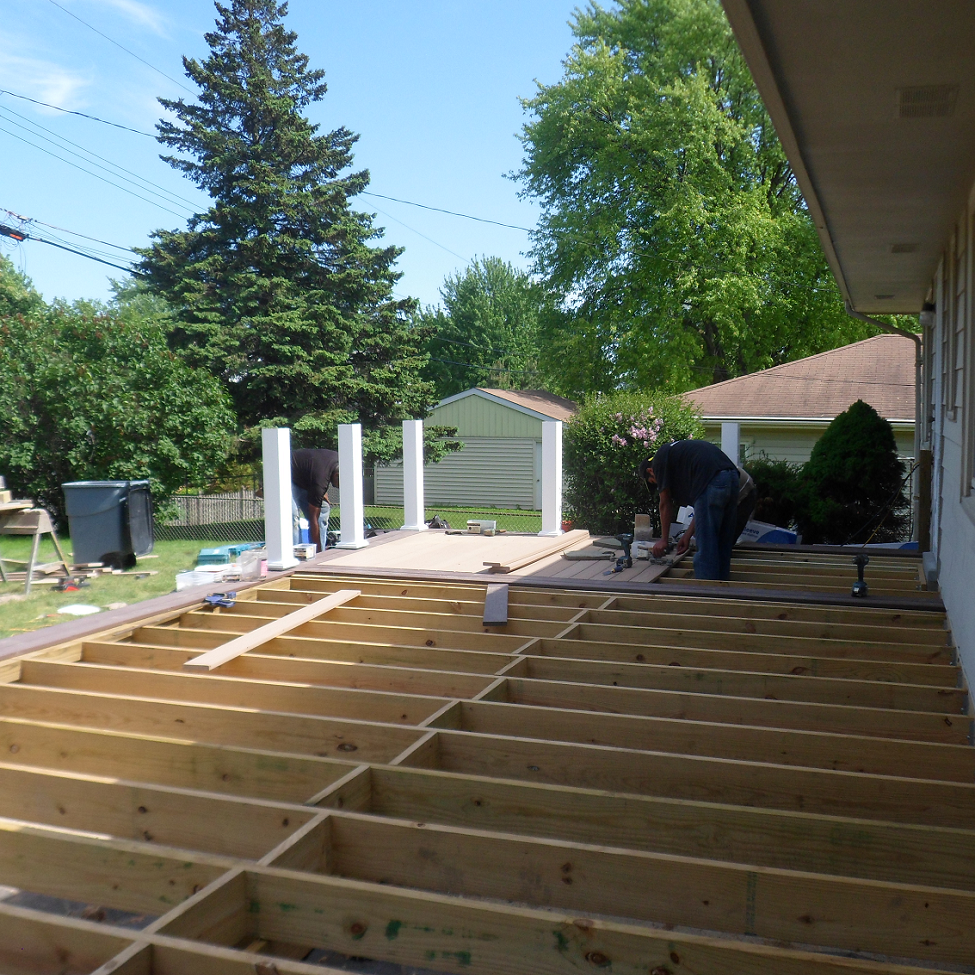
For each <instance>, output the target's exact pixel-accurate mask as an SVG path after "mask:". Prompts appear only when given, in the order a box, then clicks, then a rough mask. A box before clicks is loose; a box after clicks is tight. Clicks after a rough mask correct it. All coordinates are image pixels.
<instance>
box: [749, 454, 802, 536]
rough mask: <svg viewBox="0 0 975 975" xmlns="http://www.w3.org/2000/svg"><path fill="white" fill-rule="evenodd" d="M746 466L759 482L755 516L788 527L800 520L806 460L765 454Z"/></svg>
mask: <svg viewBox="0 0 975 975" xmlns="http://www.w3.org/2000/svg"><path fill="white" fill-rule="evenodd" d="M742 466H743V467H744V468H745V470H746V471H748V473H749V474H751V476H752V480H753V481H754V482H755V488H756V491H757V501H756V504H755V513H754V515H752V517H753V518H754V519H755V520H756V521H765V522H768V523H769V524H771V525H779V526H781V527H782V528H788V527H789V526H790V525H791V524H792V523H793V522H795V521H797V520H798V515H799V512H800V510H801V509H802V498H803V477H802V464H790V463H789V462H788V461H787V460H770V459H769V458H768V457H764V456H763V457H759V458H757V459H755V460H748V461H746V462H745V463H744V464H742Z"/></svg>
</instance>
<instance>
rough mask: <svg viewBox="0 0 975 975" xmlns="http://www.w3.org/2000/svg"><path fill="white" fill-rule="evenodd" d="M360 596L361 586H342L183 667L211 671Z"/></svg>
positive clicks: (190, 661) (196, 670)
mask: <svg viewBox="0 0 975 975" xmlns="http://www.w3.org/2000/svg"><path fill="white" fill-rule="evenodd" d="M358 595H359V590H358V589H342V590H340V591H339V592H337V593H335V594H334V595H331V596H326V597H325V598H324V599H320V600H318V601H317V602H315V603H312V604H311V605H310V606H305V607H303V608H301V609H296V610H294V611H292V612H291V613H289V614H288V615H287V616H286V617H284V618H282V619H280V620H275V621H274V622H272V623H266V624H264V626H262V627H259V628H258V629H256V630H252V631H251V632H250V633H248V634H247V635H246V636H241V637H238V638H237V639H236V640H231V641H230V642H229V643H227V644H224V646H222V647H217V648H215V649H213V650H208V651H207V652H206V653H204V654H201V655H200V656H199V657H196V658H195V659H194V660H188V661H187V662H186V663H184V664H183V669H184V670H189V671H194V672H201V673H209V672H210V671H211V670H216V669H217V667H219V666H221V665H222V664H225V663H227V662H228V661H230V660H233V659H234V658H235V657H239V656H240V655H241V654H242V653H247V651H248V650H253V649H255V648H256V647H259V646H260V645H261V644H262V643H264V642H265V641H267V640H271V639H273V638H274V637H276V636H280V635H281V634H282V633H287V632H289V631H290V630H294V629H296V628H297V627H299V626H301V625H302V623H307V622H308V621H309V620H313V619H315V618H316V617H319V616H321V615H322V614H323V613H327V612H328V611H329V610H330V609H335V607H337V606H341V605H343V604H344V603H347V602H349V601H350V600H352V599H355V597H356V596H358Z"/></svg>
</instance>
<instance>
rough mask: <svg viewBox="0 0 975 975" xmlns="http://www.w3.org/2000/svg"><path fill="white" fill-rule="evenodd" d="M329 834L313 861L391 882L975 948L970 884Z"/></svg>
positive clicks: (396, 833) (364, 821) (804, 936)
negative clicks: (953, 887) (948, 886)
mask: <svg viewBox="0 0 975 975" xmlns="http://www.w3.org/2000/svg"><path fill="white" fill-rule="evenodd" d="M323 842H324V847H325V849H324V850H323V854H322V856H321V859H320V862H319V864H318V865H317V867H316V868H315V869H317V870H318V871H320V872H322V873H332V874H335V875H338V876H342V877H349V878H353V879H356V880H367V881H372V882H374V883H382V884H384V885H396V886H400V887H419V888H420V889H425V890H432V891H437V890H443V889H444V887H445V886H447V887H448V888H449V891H450V893H451V894H454V895H458V896H464V897H478V898H490V899H492V900H495V901H502V902H504V901H507V902H512V903H517V904H525V905H527V906H531V907H550V908H556V909H562V910H566V911H573V912H578V913H580V914H584V915H586V916H591V915H602V916H609V917H627V918H634V919H637V920H644V921H657V922H660V923H663V924H665V925H678V924H683V925H686V926H691V927H696V928H700V929H704V930H710V931H724V932H727V933H730V934H739V935H757V936H759V937H765V938H774V939H776V940H780V941H792V942H803V943H805V944H816V945H821V946H824V947H825V946H838V947H842V948H846V949H848V950H849V949H856V950H859V951H873V952H883V953H884V954H888V955H895V956H898V957H915V958H927V959H932V960H934V959H941V960H943V961H944V960H951V961H954V962H956V963H962V964H963V963H967V962H968V961H970V960H971V959H972V958H975V928H973V927H972V925H971V924H970V923H969V922H970V920H971V918H972V917H973V916H975V892H972V891H945V890H938V889H936V888H931V887H913V886H911V885H909V884H887V883H883V882H880V881H862V880H854V879H851V878H846V877H830V876H826V875H822V874H813V873H802V872H799V871H796V870H779V869H773V868H768V867H756V866H751V865H739V864H728V863H715V862H710V861H700V860H696V859H693V858H689V857H676V856H673V855H670V854H660V853H647V852H636V851H624V850H612V849H608V848H605V847H601V846H595V845H587V844H575V843H569V842H565V841H562V842H559V841H553V840H539V839H521V838H513V837H510V838H509V837H501V836H496V835H495V836H484V835H482V834H480V833H478V832H474V831H470V830H464V829H460V828H456V827H444V826H432V825H429V824H424V825H423V827H422V828H420V827H417V826H416V825H415V824H412V823H397V822H381V821H376V820H375V819H369V818H367V817H351V816H349V817H335V818H334V819H333V821H332V822H331V823H330V824H329V828H328V831H327V837H323ZM512 863H517V864H518V869H517V870H514V871H513V870H512V869H511V864H512ZM445 872H449V879H447V878H445V876H444V875H445ZM445 879H446V884H445ZM935 918H937V920H934V919H935Z"/></svg>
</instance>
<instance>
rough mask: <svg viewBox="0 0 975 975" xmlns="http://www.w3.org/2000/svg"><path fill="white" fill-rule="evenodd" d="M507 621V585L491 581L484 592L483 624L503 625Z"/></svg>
mask: <svg viewBox="0 0 975 975" xmlns="http://www.w3.org/2000/svg"><path fill="white" fill-rule="evenodd" d="M507 622H508V586H507V585H506V584H505V583H492V584H491V585H489V586H488V587H487V591H486V592H485V593H484V618H483V620H482V623H483V625H484V626H505V625H506V624H507Z"/></svg>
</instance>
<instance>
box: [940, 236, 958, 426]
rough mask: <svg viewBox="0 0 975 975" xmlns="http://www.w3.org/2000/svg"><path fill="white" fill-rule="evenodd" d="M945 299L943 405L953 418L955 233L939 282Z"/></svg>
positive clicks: (949, 245) (943, 312) (948, 414)
mask: <svg viewBox="0 0 975 975" xmlns="http://www.w3.org/2000/svg"><path fill="white" fill-rule="evenodd" d="M939 283H940V285H941V287H942V289H943V291H944V297H945V300H944V301H943V302H941V301H939V302H938V309H939V311H940V312H941V406H942V407H943V409H944V411H945V418H946V419H949V420H953V419H954V416H952V402H953V394H952V389H951V376H952V369H951V365H952V363H953V362H954V361H955V357H954V348H953V346H952V338H953V337H954V334H955V319H954V312H955V303H954V301H952V297H953V296H954V293H955V235H954V234H952V235H951V240H950V241H949V243H948V250H947V252H946V254H945V261H944V273H943V274H942V276H941V281H940V282H939Z"/></svg>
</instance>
